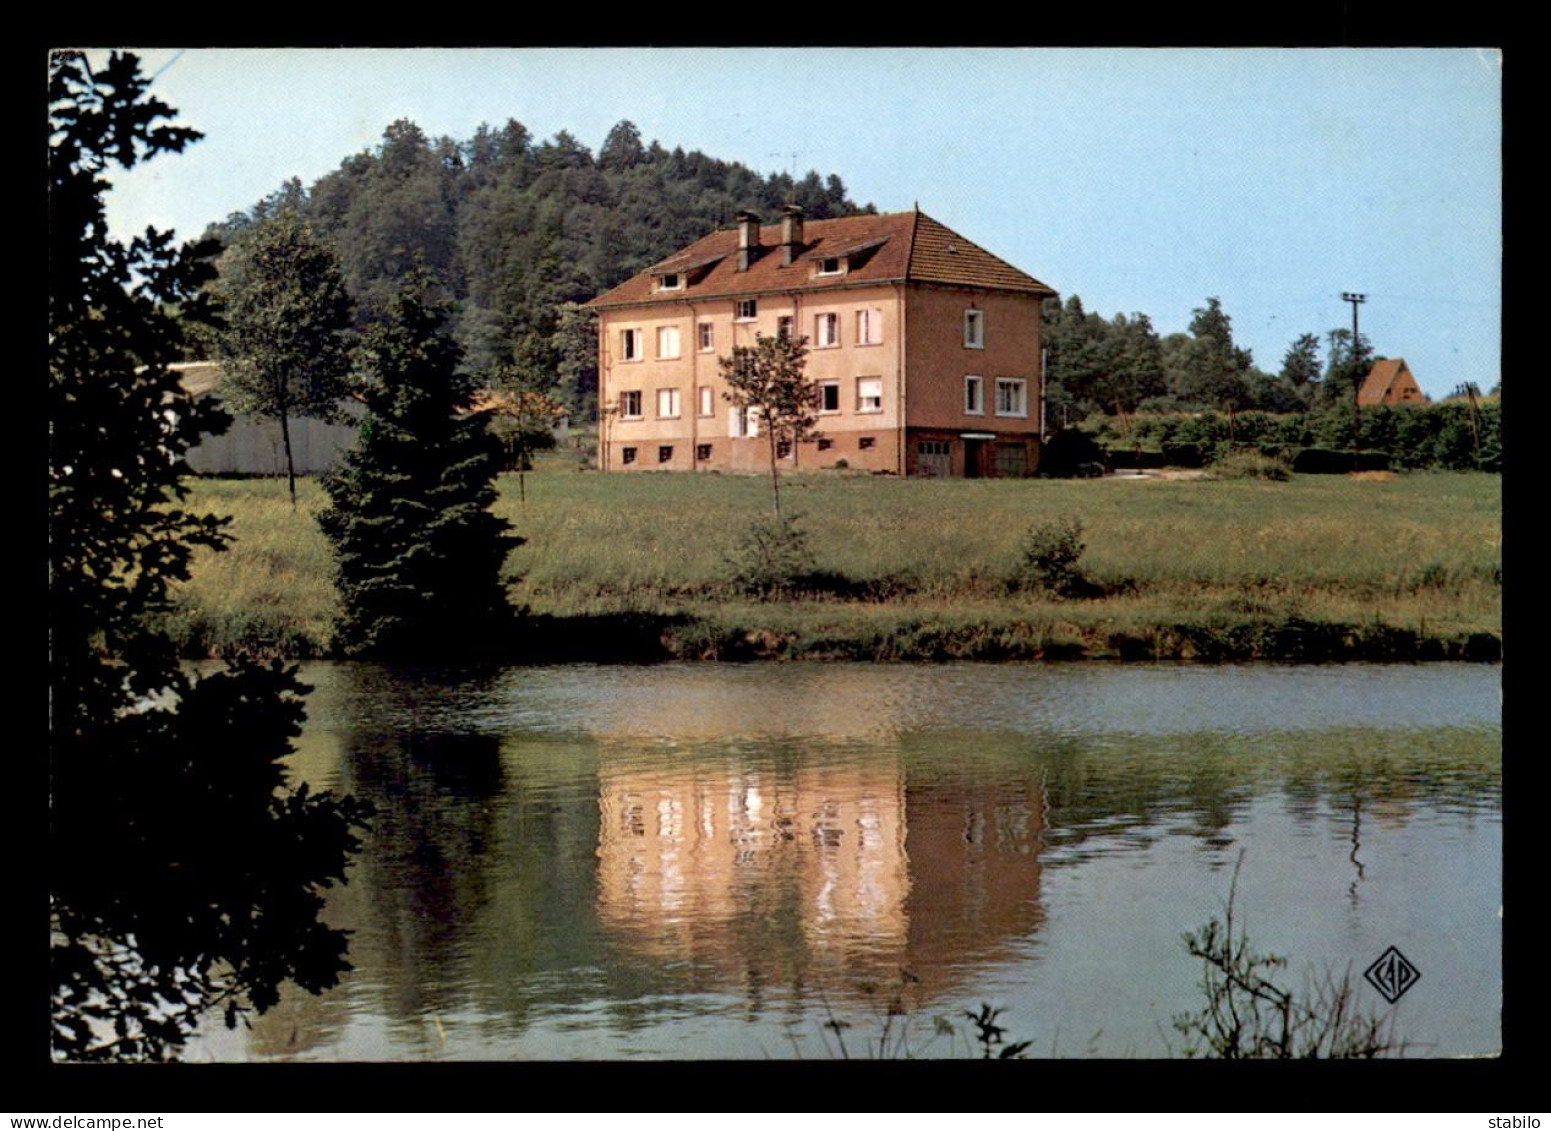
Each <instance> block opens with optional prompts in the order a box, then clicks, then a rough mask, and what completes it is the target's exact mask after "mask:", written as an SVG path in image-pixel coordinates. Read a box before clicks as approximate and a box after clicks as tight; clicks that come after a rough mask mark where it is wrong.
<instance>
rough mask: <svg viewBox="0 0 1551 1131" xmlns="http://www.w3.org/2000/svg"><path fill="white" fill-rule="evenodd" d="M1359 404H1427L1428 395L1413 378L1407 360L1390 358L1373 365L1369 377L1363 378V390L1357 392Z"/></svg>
mask: <svg viewBox="0 0 1551 1131" xmlns="http://www.w3.org/2000/svg"><path fill="white" fill-rule="evenodd" d="M1357 403H1358V404H1359V405H1365V404H1369V405H1371V404H1426V403H1427V394H1426V393H1424V392H1422V389H1421V386H1419V385H1418V384H1417V383H1416V378H1415V377H1413V376H1411V370H1410V368H1409V367H1407V365H1406V359H1405V358H1403V357H1390V358H1384V359H1382V360H1379V361H1375V362H1374V363H1373V368H1372V369H1370V370H1368V376H1367V377H1365V378H1363V383H1362V388H1360V389H1358V390H1357Z"/></svg>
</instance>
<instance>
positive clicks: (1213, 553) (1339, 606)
mask: <svg viewBox="0 0 1551 1131" xmlns="http://www.w3.org/2000/svg"><path fill="white" fill-rule="evenodd" d="M526 495H527V499H526V503H521V502H519V498H518V489H517V481H516V477H515V476H503V478H502V480H501V499H500V502H499V504H498V509H499V510H500V512H501V513H502V514H503V515H505V516H506V517H507V518H509V519H510V520H511V521H512V523H513V525H514V527H515V528H516V530H517V532H518V533H519V534H520V535H522V536H523V537H524V538H525V539H527V543H526V544H525V545H523V546H522V547H520V548H519V549H517V550H516V551H514V552H513V554H512V556H511V558H510V560H509V562H508V569H509V570H510V571H511V572H512V573H513V575H514V576H516V577H518V578H519V579H520V580H518V581H517V582H516V583H515V584H514V585H513V587H512V599H513V602H514V604H517V605H519V606H525V607H526V608H527V609H529V610H530V612H531V613H532V614H534V617H535V618H536V619H535V622H534V627H535V633H536V636H544V637H545V638H546V639H550V640H551V643H552V644H553V645H554V646H555V647H556V648H558V649H559V651H560V652H561V653H565V654H573V653H574V654H587V653H589V651H591V652H601V653H602V654H601V655H595V656H593V658H605V657H606V656H607V654H608V652H609V645H608V638H609V636H610V634H614V635H616V636H618V637H619V638H620V639H621V641H624V640H625V638H627V637H632V634H634V636H635V637H640V636H642V635H643V634H644V636H645V637H646V638H648V639H647V640H646V643H645V645H644V648H645V653H646V654H653V653H654V650H655V651H660V652H661V654H663V655H669V656H685V657H705V658H752V657H763V656H778V657H859V658H922V659H926V658H949V657H955V656H966V657H986V658H995V657H1034V656H1048V657H1054V656H1092V657H1110V656H1122V657H1133V656H1134V657H1142V656H1148V657H1151V656H1159V657H1183V658H1192V657H1197V658H1209V659H1232V658H1282V659H1297V658H1303V659H1323V658H1339V657H1345V658H1351V657H1355V656H1372V657H1374V658H1394V659H1417V658H1442V657H1444V656H1454V655H1465V654H1469V655H1473V656H1479V655H1485V654H1488V653H1491V654H1495V641H1492V640H1488V639H1487V637H1488V636H1490V637H1500V632H1501V527H1500V505H1501V479H1500V477H1498V476H1492V475H1485V474H1472V473H1415V474H1409V475H1402V476H1398V477H1395V478H1392V479H1388V480H1362V479H1353V478H1350V477H1346V476H1296V477H1294V478H1293V479H1292V480H1291V481H1290V482H1284V483H1278V482H1268V481H1260V480H1235V481H1184V480H1180V481H1156V480H1149V481H1136V480H1119V479H1108V480H1074V481H1061V480H1016V481H1014V480H978V481H977V480H910V481H902V480H898V479H893V478H887V477H872V476H862V475H840V474H833V473H812V474H800V475H793V476H789V477H787V478H786V479H785V481H784V484H783V499H784V502H785V505H786V508H787V510H788V511H789V512H793V513H796V514H798V515H800V516H801V517H800V519H799V522H800V525H801V526H802V528H803V529H804V530H806V531H807V534H808V539H809V544H810V547H811V550H812V552H813V555H814V558H815V559H816V566H817V568H818V570H820V571H822V572H823V573H824V574H825V575H826V576H827V577H829V578H831V579H832V580H834V581H838V582H839V584H837V585H833V586H832V587H831V589H830V591H829V592H828V593H824V592H818V593H813V594H810V595H807V596H804V597H801V598H794V599H787V600H781V601H762V600H759V599H757V598H751V597H747V596H744V595H742V594H741V593H740V592H739V591H738V588H737V586H736V585H735V584H734V582H733V577H734V572H735V571H734V568H733V566H732V564H731V560H730V559H732V558H733V557H735V553H736V551H735V547H736V545H737V542H738V540H739V537H740V535H741V534H742V532H743V531H744V530H745V529H746V527H747V526H748V524H749V522H750V521H751V520H753V519H755V518H756V517H759V516H763V515H767V514H768V513H769V512H770V487H769V482H768V480H766V479H763V478H760V477H741V476H721V475H706V476H690V475H672V474H661V475H658V474H641V475H628V476H627V475H609V476H606V475H601V474H598V473H596V472H585V471H579V470H576V468H575V465H574V463H571V462H569V461H567V460H565V459H564V458H563V457H558V456H557V457H553V458H552V459H551V460H550V461H549V462H547V463H544V464H541V466H540V468H539V470H538V471H536V472H531V473H529V474H528V476H527V480H526ZM191 503H192V504H193V505H194V506H195V507H196V508H201V509H206V510H209V511H213V512H216V513H221V514H229V515H232V516H233V519H234V525H233V528H232V529H233V533H234V534H235V536H236V538H237V543H236V545H235V547H234V548H233V549H232V550H231V551H229V552H227V553H225V554H220V555H215V554H202V555H201V556H200V557H199V559H198V561H197V562H196V565H195V570H194V576H193V578H192V580H191V581H190V582H189V583H188V584H187V585H185V586H183V587H182V588H181V589H180V590H179V593H178V600H179V607H178V610H177V612H176V613H175V614H174V615H173V617H172V618H171V619H170V622H169V624H170V627H171V628H172V630H173V632H174V633H175V635H177V636H178V637H179V639H180V640H181V641H182V643H183V646H184V648H185V650H187V651H188V652H190V653H191V654H204V653H208V652H211V651H217V650H220V649H222V648H227V647H233V646H246V647H250V648H253V649H256V650H259V651H268V652H273V653H279V654H286V655H319V654H327V651H328V641H329V625H330V621H331V619H332V618H333V616H334V614H335V611H336V605H335V598H334V594H333V590H332V588H331V585H330V580H329V556H328V548H327V545H326V544H325V542H324V541H323V539H322V536H321V535H320V534H319V533H318V530H317V526H316V523H315V522H314V519H313V516H314V515H315V514H316V512H317V511H318V510H320V509H321V508H322V506H323V504H324V496H323V494H322V492H321V491H320V490H319V488H318V487H317V485H316V483H313V482H306V483H303V484H302V485H301V505H300V507H299V509H298V510H297V512H295V513H293V512H292V511H291V509H290V506H289V504H288V503H287V501H286V498H285V487H284V483H283V482H281V481H274V480H199V481H195V482H194V483H193V484H192V495H191ZM1058 516H1072V517H1076V518H1078V519H1079V520H1080V521H1081V522H1082V525H1083V538H1084V541H1085V543H1086V547H1087V548H1086V553H1085V555H1084V557H1083V559H1082V566H1083V568H1084V570H1085V571H1086V572H1087V574H1088V575H1089V577H1090V578H1091V579H1092V580H1093V581H1094V582H1095V583H1096V585H1097V586H1098V587H1100V588H1101V589H1102V590H1103V591H1104V592H1105V593H1106V595H1105V596H1102V597H1096V598H1092V599H1065V600H1063V599H1058V598H1054V597H1050V596H1045V595H1041V594H1038V593H1031V592H1026V591H1016V590H1009V587H1008V583H1007V582H1008V578H1009V576H1010V575H1011V574H1012V572H1013V570H1014V567H1015V564H1016V562H1017V560H1018V552H1019V544H1020V542H1021V540H1022V538H1023V536H1024V535H1025V533H1026V532H1027V530H1028V529H1029V527H1030V526H1031V525H1032V524H1035V523H1038V522H1041V521H1045V520H1048V519H1051V518H1054V517H1058ZM568 635H569V636H572V637H575V638H577V639H584V638H585V639H586V640H591V641H593V643H592V644H591V645H585V646H583V645H578V646H576V647H573V648H570V649H569V651H568V650H567V648H566V646H565V645H564V641H565V638H566V637H567V636H568ZM636 643H637V644H640V641H639V640H637V641H636ZM621 647H622V648H624V647H625V645H624V644H623V643H622V644H621Z"/></svg>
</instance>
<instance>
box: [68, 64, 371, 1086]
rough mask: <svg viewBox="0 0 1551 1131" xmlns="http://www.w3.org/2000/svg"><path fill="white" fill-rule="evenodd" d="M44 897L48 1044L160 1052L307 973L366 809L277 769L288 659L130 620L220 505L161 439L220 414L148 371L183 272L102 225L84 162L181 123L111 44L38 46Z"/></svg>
mask: <svg viewBox="0 0 1551 1131" xmlns="http://www.w3.org/2000/svg"><path fill="white" fill-rule="evenodd" d="M49 72H50V73H49V115H50V119H51V127H52V132H51V137H50V147H49V180H50V196H49V272H50V274H49V329H50V349H49V411H50V417H49V426H50V448H49V601H48V611H49V651H50V664H49V722H50V733H49V752H50V777H51V780H50V802H51V812H50V821H49V881H50V886H49V891H50V920H51V922H50V926H51V935H52V943H51V960H52V967H53V971H52V972H53V999H52V1014H53V1025H54V1037H53V1045H54V1050H55V1053H56V1055H59V1056H62V1057H65V1058H68V1059H79V1060H162V1059H170V1058H172V1057H174V1056H176V1054H177V1051H178V1049H179V1047H180V1046H181V1045H182V1043H183V1041H184V1040H185V1039H186V1038H187V1036H188V1034H189V1033H190V1032H191V1031H192V1029H193V1028H194V1026H195V1025H196V1024H197V1023H198V1021H199V1020H200V1018H201V1017H202V1016H203V1015H204V1014H205V1013H206V1012H208V1011H210V1010H212V1009H214V1008H216V1007H218V1006H222V1007H224V1009H225V1014H226V1021H227V1024H228V1026H230V1025H234V1024H235V1023H236V1019H237V1016H238V1014H239V1013H241V1012H242V1011H244V1010H245V1009H247V1008H249V1007H252V1008H254V1009H257V1010H259V1011H260V1012H262V1011H263V1010H264V1009H266V1008H267V1007H268V1006H270V1005H272V1004H274V1002H275V1001H276V1000H277V991H278V987H279V985H280V983H281V982H282V981H284V980H286V979H291V980H294V981H295V982H297V983H298V984H299V985H301V986H303V987H304V988H306V989H309V990H312V991H314V992H316V991H318V990H321V989H323V988H324V987H326V986H329V985H332V984H333V983H334V982H335V981H336V980H337V978H338V975H339V972H340V971H341V970H344V969H348V968H349V964H348V963H347V962H346V961H345V960H344V951H345V935H344V933H343V932H340V931H334V930H330V929H329V928H327V927H325V926H323V925H322V924H321V923H319V922H318V919H317V913H318V910H319V908H320V907H321V906H322V902H323V901H322V898H321V896H320V895H319V894H318V892H319V889H320V888H323V887H327V886H328V885H329V884H331V883H332V882H334V881H335V880H338V879H342V877H343V874H344V868H345V862H346V860H347V858H348V856H349V854H350V852H351V851H352V850H353V848H354V846H355V843H356V842H355V838H354V834H353V832H352V829H353V828H355V827H357V826H359V825H360V824H361V823H362V818H363V817H364V815H365V813H366V809H365V807H364V806H360V805H358V804H357V803H355V802H354V801H353V800H352V799H350V798H342V799H336V798H334V797H332V796H330V795H328V794H319V795H309V793H308V791H307V789H306V787H305V786H303V787H301V788H299V789H297V790H294V791H292V790H289V789H286V788H285V785H284V769H283V765H282V763H281V761H280V759H282V758H283V757H284V756H285V755H286V754H288V753H289V752H290V741H289V740H290V738H291V737H292V736H294V735H295V734H296V733H297V730H298V727H299V725H300V723H301V720H302V718H303V707H302V702H301V699H300V696H301V695H302V694H303V693H304V692H305V691H306V688H305V687H303V685H302V684H301V683H300V682H299V681H298V680H297V678H296V669H295V668H289V669H287V668H284V667H282V666H281V665H279V664H273V665H271V666H269V667H267V668H265V667H259V666H258V665H256V664H252V663H249V662H246V661H237V662H234V663H232V664H231V665H230V666H229V668H228V670H226V671H222V672H217V673H214V674H211V675H208V676H205V677H204V678H201V679H195V678H193V677H191V676H190V675H189V674H188V673H187V672H185V671H184V670H183V669H182V668H181V667H180V665H179V663H178V659H177V655H176V653H175V652H174V650H173V647H172V644H171V642H170V641H169V640H168V638H167V637H166V636H165V635H164V634H162V633H160V632H157V631H155V630H154V629H153V628H152V627H150V618H153V617H154V616H155V615H157V614H158V613H161V612H163V611H165V610H166V608H167V607H168V601H169V586H170V584H171V583H172V582H173V581H176V580H180V579H183V578H186V577H187V576H188V565H189V561H190V559H191V557H192V555H193V553H194V550H195V548H196V547H205V548H208V549H217V550H218V549H221V548H223V547H224V546H225V545H226V544H227V542H229V541H230V536H229V535H228V534H227V533H226V532H225V530H224V526H225V522H224V520H221V519H217V518H214V517H212V516H208V515H196V514H192V513H190V512H188V511H186V510H184V509H182V507H181V505H180V503H181V501H182V499H183V498H184V496H185V491H184V488H183V486H182V484H181V482H180V477H181V476H182V475H184V474H186V473H187V471H188V466H187V464H186V462H185V461H184V458H183V457H184V455H185V453H186V452H187V451H188V449H189V448H190V447H191V446H192V445H193V444H194V443H196V442H198V439H199V437H200V435H201V434H202V433H204V432H207V431H217V432H218V431H220V430H221V429H223V428H224V427H225V426H226V424H227V423H228V422H229V417H227V416H226V415H225V413H223V412H221V411H220V410H219V409H214V408H212V407H210V406H209V405H207V404H202V403H200V402H198V401H195V400H194V399H193V398H191V397H190V396H189V395H188V394H187V393H185V392H184V391H183V390H182V389H181V387H180V386H179V384H178V380H177V376H176V374H174V373H173V372H171V371H170V370H169V369H168V368H167V363H168V362H169V361H170V360H171V359H172V358H174V357H176V356H178V350H179V348H180V346H181V343H180V341H179V332H178V331H179V323H178V321H177V320H175V319H174V318H173V317H171V316H170V315H169V314H168V313H167V310H166V309H165V308H166V306H167V305H168V304H174V303H176V304H179V305H180V306H181V308H182V314H183V316H184V317H185V318H194V317H195V316H197V315H198V313H199V310H200V307H201V305H202V300H201V295H200V292H199V287H200V286H201V284H202V283H203V282H204V281H205V280H206V278H207V277H208V270H207V269H205V270H202V269H201V258H202V257H201V254H200V252H199V251H197V250H196V249H195V248H193V247H190V246H185V247H183V248H181V249H180V248H175V247H174V246H173V244H172V237H171V234H170V233H166V232H157V231H154V230H150V229H148V230H147V231H146V233H145V234H144V235H143V236H141V237H139V238H137V239H135V240H134V241H133V242H132V243H131V244H130V245H129V247H127V248H126V247H124V246H123V245H122V244H120V243H117V242H115V241H113V240H110V239H109V238H108V237H107V225H106V223H105V209H104V204H103V199H102V198H103V194H104V193H105V191H106V190H107V188H108V182H107V181H106V180H105V179H103V177H102V176H101V174H102V173H103V172H104V171H105V170H106V169H107V168H108V167H109V166H110V165H112V164H114V163H117V164H119V165H122V166H125V167H129V166H132V165H134V164H135V163H136V161H137V160H140V159H142V158H150V157H154V156H155V155H157V154H158V153H167V152H172V153H176V152H179V151H181V150H182V149H183V148H184V146H186V145H187V144H188V143H190V142H192V141H194V140H196V139H197V138H198V137H199V134H198V133H196V132H195V131H193V130H189V129H186V128H182V127H176V126H169V125H161V124H158V123H159V122H160V121H162V120H163V119H170V118H172V117H173V115H174V111H173V110H172V109H171V108H170V107H169V106H167V105H166V104H164V103H162V102H160V101H158V100H156V99H154V98H151V97H150V96H149V94H148V85H149V84H148V82H147V80H146V79H145V78H143V77H142V76H141V74H140V69H139V60H138V59H136V58H135V57H134V56H133V55H129V54H120V53H116V52H115V53H114V54H113V55H112V56H111V57H110V59H109V60H108V62H107V64H106V65H105V66H102V67H101V68H99V69H97V70H96V71H95V72H94V71H93V69H92V68H91V66H90V64H89V63H88V61H87V59H86V58H85V57H83V56H82V55H80V54H79V53H75V52H60V53H58V54H56V55H55V56H54V57H53V58H52V59H51V61H50V68H49Z"/></svg>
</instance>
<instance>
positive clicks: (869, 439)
mask: <svg viewBox="0 0 1551 1131" xmlns="http://www.w3.org/2000/svg"><path fill="white" fill-rule="evenodd" d="M856 446H857V447H858V448H861V449H862V450H863V451H866V450H867V449H868V448H875V447H877V446H878V438H877V437H876V436H863V437H862V438H861V439H860V440H858V441H856Z"/></svg>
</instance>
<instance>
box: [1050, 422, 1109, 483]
mask: <svg viewBox="0 0 1551 1131" xmlns="http://www.w3.org/2000/svg"><path fill="white" fill-rule="evenodd" d="M1039 473H1040V474H1041V475H1045V476H1050V477H1052V478H1055V479H1087V478H1093V477H1095V476H1097V475H1103V474H1104V449H1103V447H1102V446H1101V445H1100V444H1099V442H1098V439H1097V438H1096V437H1095V436H1094V435H1093V434H1092V433H1090V432H1085V431H1083V430H1082V429H1080V428H1063V429H1062V430H1061V431H1059V432H1057V433H1056V434H1055V435H1053V436H1051V437H1050V439H1049V440H1048V441H1046V443H1045V445H1044V447H1043V448H1042V449H1041V451H1040V455H1039Z"/></svg>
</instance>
